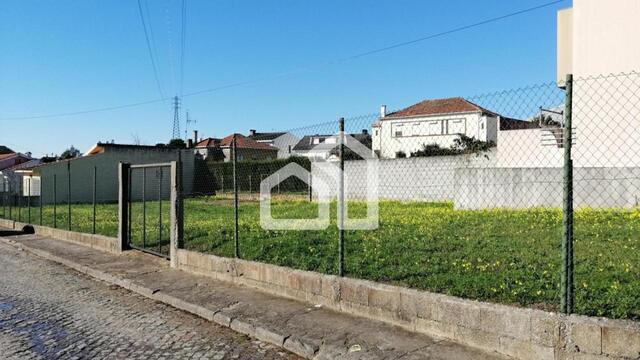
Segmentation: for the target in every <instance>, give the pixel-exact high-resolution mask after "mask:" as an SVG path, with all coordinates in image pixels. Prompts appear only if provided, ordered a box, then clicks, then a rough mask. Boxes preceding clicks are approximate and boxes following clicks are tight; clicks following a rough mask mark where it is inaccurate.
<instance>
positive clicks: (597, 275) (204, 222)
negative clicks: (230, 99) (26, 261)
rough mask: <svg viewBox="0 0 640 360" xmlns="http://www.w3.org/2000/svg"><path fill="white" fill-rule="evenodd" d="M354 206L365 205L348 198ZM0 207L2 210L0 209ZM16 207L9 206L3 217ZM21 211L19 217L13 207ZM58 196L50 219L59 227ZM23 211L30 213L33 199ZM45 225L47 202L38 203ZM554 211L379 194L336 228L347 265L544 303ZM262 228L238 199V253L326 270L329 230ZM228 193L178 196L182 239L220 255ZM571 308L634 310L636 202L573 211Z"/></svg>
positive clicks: (552, 303) (106, 209)
mask: <svg viewBox="0 0 640 360" xmlns="http://www.w3.org/2000/svg"><path fill="white" fill-rule="evenodd" d="M168 210H169V207H168V203H164V204H163V210H162V212H163V215H162V216H163V221H162V232H163V234H164V235H163V243H165V244H166V242H167V241H168V230H169V222H168V219H169V211H168ZM272 210H273V212H274V215H275V216H276V217H280V218H289V217H291V218H311V217H313V216H314V215H315V213H316V211H317V207H316V205H314V204H312V203H309V202H306V201H304V200H296V199H287V200H286V201H282V200H281V201H275V202H274V205H273V209H272ZM349 212H350V214H351V215H352V216H353V217H357V216H362V215H363V214H364V212H365V205H364V204H363V203H358V202H350V206H349ZM0 214H1V213H0ZM15 214H16V211H15V209H14V212H13V217H15ZM21 215H22V216H23V220H25V219H26V215H25V210H24V209H22V211H21ZM91 215H92V207H91V206H90V205H73V206H72V220H73V221H72V229H73V230H75V231H83V232H91V230H92V226H91ZM66 216H67V215H66V207H64V206H61V207H58V221H57V222H58V227H62V228H66V226H67V222H66ZM32 218H33V219H36V220H33V221H32V222H34V223H37V222H38V219H39V212H38V210H37V208H34V209H32ZM132 218H133V221H132V223H133V226H132V227H133V229H132V237H133V239H134V240H133V241H134V242H135V243H138V244H139V243H140V241H141V238H142V236H141V235H142V229H141V223H142V211H141V205H140V204H134V205H133V214H132ZM43 220H44V224H45V225H52V209H51V208H50V207H45V209H44V213H43ZM561 220H562V214H561V212H560V210H556V209H528V210H505V209H501V210H500V209H496V210H482V211H477V210H474V211H471V210H454V209H453V206H452V204H450V203H422V202H408V203H401V202H394V201H383V202H381V203H380V228H379V229H378V230H374V231H347V232H346V234H345V239H346V255H345V256H346V257H345V261H346V272H347V274H348V276H351V277H357V278H364V279H370V280H375V281H381V282H387V283H393V284H398V285H404V286H409V287H414V288H418V289H424V290H429V291H435V292H440V293H445V294H450V295H455V296H461V297H465V298H471V299H478V300H486V301H492V302H499V303H505V304H515V305H521V306H529V307H534V308H542V309H546V310H555V309H556V308H557V304H558V303H559V287H560V260H561V257H560V244H561V237H562V224H561ZM332 222H333V225H332V226H330V227H329V228H328V229H326V230H322V231H267V230H263V229H262V228H261V227H260V222H259V203H258V202H257V201H245V200H243V201H241V202H240V206H239V226H240V248H241V256H242V257H243V258H245V259H250V260H257V261H262V262H267V263H272V264H277V265H282V266H289V267H293V268H298V269H304V270H313V271H319V272H324V273H336V271H337V253H338V246H337V245H338V242H337V239H338V231H337V228H336V227H335V205H334V206H332ZM146 223H147V245H149V246H157V245H158V244H157V243H156V242H155V241H156V240H155V239H157V237H158V203H157V202H150V203H148V204H147V220H146ZM233 223H234V222H233V204H232V202H231V201H230V199H228V198H216V197H206V198H198V199H188V200H186V201H185V246H186V247H187V248H188V249H191V250H196V251H202V252H208V253H214V254H218V255H223V256H232V254H233V229H234V228H233ZM116 231H117V207H116V205H100V206H99V207H98V221H97V232H98V233H101V234H104V235H109V236H115V234H116ZM574 251H575V285H576V299H575V306H576V312H577V313H580V314H584V315H597V316H607V317H611V318H629V319H640V296H639V295H638V294H640V210H638V209H633V210H631V209H630V210H592V209H581V210H577V211H576V214H575V244H574Z"/></svg>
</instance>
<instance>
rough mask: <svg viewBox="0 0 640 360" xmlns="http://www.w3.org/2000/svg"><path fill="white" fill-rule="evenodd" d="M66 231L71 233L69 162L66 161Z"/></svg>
mask: <svg viewBox="0 0 640 360" xmlns="http://www.w3.org/2000/svg"><path fill="white" fill-rule="evenodd" d="M67 230H69V231H71V161H67Z"/></svg>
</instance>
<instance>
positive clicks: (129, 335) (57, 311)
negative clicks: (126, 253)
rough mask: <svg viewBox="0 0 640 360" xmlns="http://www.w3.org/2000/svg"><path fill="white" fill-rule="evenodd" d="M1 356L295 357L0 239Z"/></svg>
mask: <svg viewBox="0 0 640 360" xmlns="http://www.w3.org/2000/svg"><path fill="white" fill-rule="evenodd" d="M0 358H2V359H50V358H56V359H57V358H65V359H66V358H69V359H125V358H126V359H163V358H164V359H176V358H177V359H298V357H296V356H295V355H292V354H290V353H288V352H286V351H283V350H281V349H279V348H277V347H274V346H272V345H269V344H266V343H263V342H260V341H257V340H253V339H250V338H247V337H246V336H244V335H240V334H237V333H235V332H233V331H232V330H230V329H227V328H223V327H220V326H218V325H216V324H213V323H210V322H208V321H206V320H203V319H200V318H198V317H195V316H193V315H191V314H188V313H185V312H182V311H180V310H176V309H174V308H171V307H169V306H167V305H164V304H160V303H157V302H154V301H152V300H149V299H146V298H144V297H141V296H139V295H136V294H134V293H131V292H129V291H127V290H124V289H121V288H119V287H116V286H110V285H108V284H106V283H103V282H99V281H96V280H93V279H90V278H88V277H86V276H84V275H82V274H79V273H77V272H75V271H73V270H70V269H67V268H65V267H63V266H61V265H58V264H54V263H52V262H48V261H46V260H42V259H39V258H37V257H34V256H32V255H29V254H26V253H24V252H22V251H20V250H18V249H16V248H14V247H11V246H8V245H6V244H2V243H0Z"/></svg>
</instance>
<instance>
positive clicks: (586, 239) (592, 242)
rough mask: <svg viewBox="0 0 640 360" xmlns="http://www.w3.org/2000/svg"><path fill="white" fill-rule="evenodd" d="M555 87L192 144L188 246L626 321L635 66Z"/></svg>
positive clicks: (631, 311) (639, 190) (639, 306)
mask: <svg viewBox="0 0 640 360" xmlns="http://www.w3.org/2000/svg"><path fill="white" fill-rule="evenodd" d="M567 86H568V87H569V90H568V91H565V90H564V89H562V88H559V87H558V84H556V83H546V84H539V85H535V86H529V87H524V88H520V89H514V90H509V91H501V92H495V93H490V94H485V95H481V96H474V97H468V98H449V99H437V100H426V101H423V102H420V103H418V104H415V105H412V106H409V107H407V108H404V109H401V110H398V111H387V110H386V108H384V107H383V108H381V111H380V113H375V114H369V115H365V116H359V117H351V118H346V119H345V120H344V122H343V124H344V132H340V126H341V124H340V123H341V122H340V121H338V120H336V121H331V122H327V123H323V124H319V125H316V126H308V127H303V128H297V129H291V130H286V131H281V132H260V131H250V132H243V133H242V134H241V133H236V134H232V135H229V136H227V137H225V138H220V139H213V138H212V139H205V140H203V141H200V142H199V144H200V146H199V147H198V148H196V149H195V152H196V154H197V157H198V158H197V160H196V164H197V166H196V167H195V172H194V192H193V193H191V194H189V195H188V196H189V198H188V199H187V200H186V205H185V215H184V216H185V246H186V248H187V249H191V250H196V251H203V252H210V253H214V254H218V255H223V256H238V257H241V258H244V259H249V260H257V261H262V262H268V263H273V264H277V265H283V266H290V267H294V268H299V269H305V270H313V271H320V272H325V273H331V274H343V275H347V276H353V277H359V278H365V279H371V280H376V281H383V282H390V283H394V284H401V285H406V286H411V287H416V288H420V289H426V290H430V291H436V292H443V293H447V294H451V295H456V296H462V297H467V298H473V299H480V300H488V301H495V302H501V303H508V304H519V305H524V306H530V307H535V308H542V309H548V310H557V311H564V312H578V313H581V314H587V315H604V316H609V317H616V318H640V300H639V298H638V297H637V296H636V294H638V293H640V269H639V268H638V264H640V250H639V248H640V237H639V235H640V226H639V224H638V220H637V219H638V217H639V216H640V215H639V214H640V212H639V210H638V195H640V182H639V180H638V179H639V175H640V170H638V166H637V165H638V164H637V163H638V162H640V155H638V154H639V153H640V152H639V151H638V150H640V149H638V147H639V143H640V140H638V139H639V138H640V137H638V135H639V134H636V133H637V132H639V131H640V130H638V129H640V127H639V126H638V125H639V122H640V105H639V100H638V95H639V94H640V92H639V91H638V90H639V89H638V87H639V86H640V76H639V75H638V74H635V73H632V74H622V75H618V76H607V77H597V78H589V79H575V80H573V81H572V82H571V83H570V84H567ZM567 104H569V106H568V107H567ZM198 140H201V139H198ZM341 145H342V146H344V148H342V147H341ZM363 148H366V151H365V153H364V154H363V153H362V149H363ZM341 149H342V151H341ZM341 167H342V168H343V169H344V171H343V172H341V171H340V169H341ZM261 190H262V193H261ZM340 214H344V216H339V215H340ZM372 218H375V219H376V220H375V224H376V226H375V227H374V228H373V229H371V228H370V225H371V222H370V221H369V220H371V219H372ZM339 224H340V225H341V226H338V225H339ZM339 228H341V229H339ZM574 246H575V250H574ZM574 298H575V300H574Z"/></svg>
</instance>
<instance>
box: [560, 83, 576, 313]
mask: <svg viewBox="0 0 640 360" xmlns="http://www.w3.org/2000/svg"><path fill="white" fill-rule="evenodd" d="M565 96H566V101H565V110H564V136H563V147H564V179H563V180H564V181H563V182H564V186H563V190H564V191H563V209H562V227H563V236H562V276H561V280H560V282H561V287H562V296H561V303H560V308H561V312H562V313H565V314H571V313H572V312H573V160H572V158H571V145H572V136H571V132H572V124H571V123H572V121H571V120H572V119H571V118H572V114H571V112H572V107H573V75H571V74H569V75H567V80H566V95H565Z"/></svg>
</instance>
